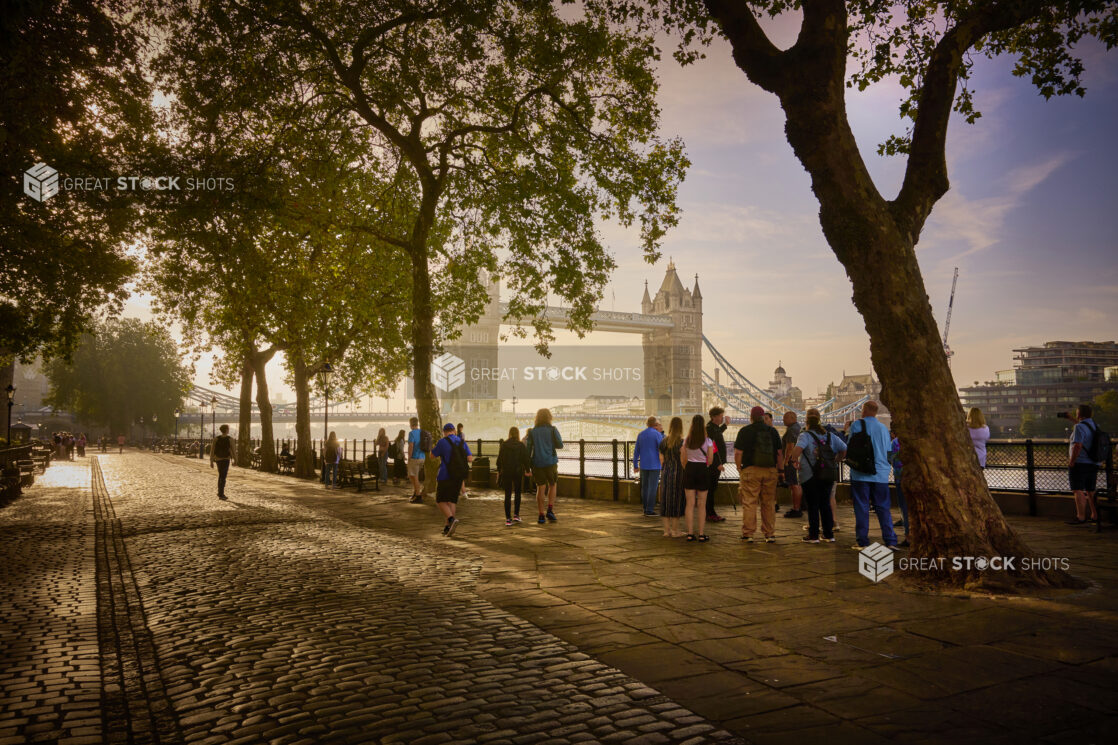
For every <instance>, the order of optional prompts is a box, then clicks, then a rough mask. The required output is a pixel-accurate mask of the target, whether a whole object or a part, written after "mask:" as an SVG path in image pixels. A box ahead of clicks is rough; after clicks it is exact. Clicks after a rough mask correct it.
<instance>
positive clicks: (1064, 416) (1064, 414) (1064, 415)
mask: <svg viewBox="0 0 1118 745" xmlns="http://www.w3.org/2000/svg"><path fill="white" fill-rule="evenodd" d="M1056 418H1057V419H1071V414H1069V413H1068V412H1066V411H1057V412H1056Z"/></svg>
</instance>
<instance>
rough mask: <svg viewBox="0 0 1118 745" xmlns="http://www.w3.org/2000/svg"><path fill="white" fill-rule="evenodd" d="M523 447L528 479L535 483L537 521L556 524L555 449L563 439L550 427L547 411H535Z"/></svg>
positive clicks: (556, 485)
mask: <svg viewBox="0 0 1118 745" xmlns="http://www.w3.org/2000/svg"><path fill="white" fill-rule="evenodd" d="M525 444H526V445H527V446H528V456H529V457H530V458H531V459H532V478H533V479H535V482H536V507H537V508H539V513H540V516H539V519H538V520H537V522H538V523H539V524H540V525H542V524H544V523H546V522H556V521H557V520H558V519H559V518H557V517H556V516H555V498H556V494H557V492H558V491H559V454H558V453H557V452H556V450H562V449H563V438H562V437H561V436H560V435H559V430H558V429H556V428H555V427H554V426H553V425H552V424H551V410H550V409H540V410H539V411H537V412H536V421H535V424H533V425H532V429H530V430H528V433H527V442H526V443H525ZM545 506H546V508H547V511H546V512H545V511H544V507H545Z"/></svg>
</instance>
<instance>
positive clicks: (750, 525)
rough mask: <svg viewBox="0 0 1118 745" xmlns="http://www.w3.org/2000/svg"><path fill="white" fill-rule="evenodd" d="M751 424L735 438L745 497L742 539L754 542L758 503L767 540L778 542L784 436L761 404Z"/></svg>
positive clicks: (740, 488) (741, 492)
mask: <svg viewBox="0 0 1118 745" xmlns="http://www.w3.org/2000/svg"><path fill="white" fill-rule="evenodd" d="M749 420H750V423H749V424H747V425H746V426H744V427H742V428H741V429H740V430H738V436H737V437H736V438H735V439H734V464H735V465H736V466H737V467H738V474H740V475H739V482H738V496H739V498H740V499H741V507H742V513H741V539H742V540H743V541H745V542H746V543H753V534H754V533H755V532H756V531H757V506H758V504H760V507H761V532H762V533H764V535H765V542H766V543H776V524H775V523H776V480H777V475H778V474H779V473H780V469H781V468H783V467H784V453H783V451H782V450H781V447H780V435H778V434H777V432H776V430H775V429H774V428H773V427H772V426H770V425H768V424H766V423H765V411H764V409H762V408H761V407H760V406H754V407H753V408H752V409H750V410H749Z"/></svg>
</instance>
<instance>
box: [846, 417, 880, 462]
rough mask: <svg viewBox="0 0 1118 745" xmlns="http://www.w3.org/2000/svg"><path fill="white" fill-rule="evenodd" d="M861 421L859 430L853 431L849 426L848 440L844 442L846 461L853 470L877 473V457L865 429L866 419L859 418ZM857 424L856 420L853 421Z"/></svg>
mask: <svg viewBox="0 0 1118 745" xmlns="http://www.w3.org/2000/svg"><path fill="white" fill-rule="evenodd" d="M858 421H859V422H861V423H862V429H861V431H858V432H855V431H854V427H853V426H851V427H850V440H849V442H847V443H846V463H847V465H849V466H850V467H851V468H853V469H854V470H855V471H858V472H859V473H864V474H867V475H869V476H873V475H875V474H876V473H877V459H876V458H875V457H874V454H873V440H871V439H870V433H869V432H867V431H866V420H865V419H859V420H858ZM855 424H857V422H855Z"/></svg>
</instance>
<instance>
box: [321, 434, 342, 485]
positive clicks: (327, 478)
mask: <svg viewBox="0 0 1118 745" xmlns="http://www.w3.org/2000/svg"><path fill="white" fill-rule="evenodd" d="M341 462H342V446H341V443H340V442H338V435H337V433H336V432H331V433H330V436H329V437H327V438H326V444H324V445H323V446H322V480H323V482H324V483H325V484H326V488H327V489H337V488H338V464H339V463H341Z"/></svg>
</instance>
